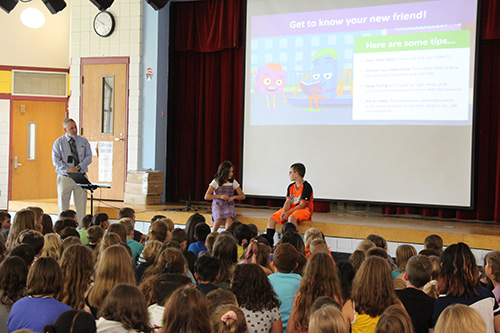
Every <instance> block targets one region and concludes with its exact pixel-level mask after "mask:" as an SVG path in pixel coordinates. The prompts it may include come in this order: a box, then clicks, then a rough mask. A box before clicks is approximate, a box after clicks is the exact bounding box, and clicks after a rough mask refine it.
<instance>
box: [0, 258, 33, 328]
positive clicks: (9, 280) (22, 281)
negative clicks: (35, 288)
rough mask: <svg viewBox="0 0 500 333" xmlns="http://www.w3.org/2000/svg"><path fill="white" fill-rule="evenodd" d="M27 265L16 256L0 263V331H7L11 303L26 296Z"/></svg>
mask: <svg viewBox="0 0 500 333" xmlns="http://www.w3.org/2000/svg"><path fill="white" fill-rule="evenodd" d="M27 277H28V265H27V264H26V262H25V261H24V260H23V259H22V258H20V257H18V256H9V257H7V258H5V260H4V261H2V264H1V265H0V331H1V332H7V318H8V316H9V312H10V308H11V307H12V304H14V303H15V302H17V301H18V300H19V299H20V298H21V297H24V296H26V279H27Z"/></svg>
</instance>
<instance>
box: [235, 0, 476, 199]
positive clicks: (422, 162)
mask: <svg viewBox="0 0 500 333" xmlns="http://www.w3.org/2000/svg"><path fill="white" fill-rule="evenodd" d="M477 7H478V4H477V2H476V1H469V0H436V1H421V2H409V1H406V2H401V1H387V0H385V1H332V0H326V1H324V0H314V1H297V0H287V1H272V0H271V1H269V0H267V1H264V0H251V1H248V2H247V26H246V53H245V87H244V89H245V91H244V98H245V100H244V126H243V161H242V162H243V163H242V169H243V170H242V171H243V173H242V174H243V175H242V181H243V190H244V191H245V193H246V194H248V195H253V196H266V197H275V196H278V197H283V196H284V195H285V194H286V186H287V185H288V183H289V179H288V169H289V167H290V165H291V164H292V163H294V162H302V163H304V164H305V165H306V168H307V171H306V177H305V178H306V179H307V180H308V181H309V182H310V183H311V185H312V186H313V189H314V196H315V198H321V199H330V200H342V201H343V200H347V201H361V202H376V203H402V204H403V203H406V204H417V205H438V206H452V207H470V206H471V205H472V164H473V163H472V155H473V154H472V147H473V145H472V141H473V140H472V138H473V122H474V121H473V114H474V113H473V105H474V87H475V83H474V79H475V71H474V67H475V66H474V65H475V53H476V30H477Z"/></svg>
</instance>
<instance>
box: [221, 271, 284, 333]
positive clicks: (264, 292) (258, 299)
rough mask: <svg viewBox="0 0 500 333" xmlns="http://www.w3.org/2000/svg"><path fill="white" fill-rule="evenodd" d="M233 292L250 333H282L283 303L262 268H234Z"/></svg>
mask: <svg viewBox="0 0 500 333" xmlns="http://www.w3.org/2000/svg"><path fill="white" fill-rule="evenodd" d="M230 290H231V292H232V293H234V294H235V295H236V298H237V299H238V305H239V307H240V309H241V310H242V311H243V313H244V314H245V318H246V321H247V326H248V330H249V333H254V332H255V333H257V332H273V333H274V332H281V331H282V330H283V327H282V326H283V325H282V322H281V314H280V312H279V306H280V305H281V302H280V301H279V299H278V296H277V295H276V293H275V292H274V289H273V287H272V286H271V283H270V282H269V279H268V278H267V276H266V274H265V273H264V271H263V270H262V269H261V268H260V266H258V265H256V264H240V265H236V266H235V267H234V271H233V278H232V280H231V288H230Z"/></svg>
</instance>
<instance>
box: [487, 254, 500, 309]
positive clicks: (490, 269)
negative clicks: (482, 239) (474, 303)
mask: <svg viewBox="0 0 500 333" xmlns="http://www.w3.org/2000/svg"><path fill="white" fill-rule="evenodd" d="M484 261H485V265H484V273H485V274H486V276H487V277H488V278H489V279H490V280H491V282H492V283H493V287H494V288H493V290H492V292H493V295H495V299H496V300H497V302H498V300H499V298H500V251H493V252H490V253H488V254H487V255H486V258H484Z"/></svg>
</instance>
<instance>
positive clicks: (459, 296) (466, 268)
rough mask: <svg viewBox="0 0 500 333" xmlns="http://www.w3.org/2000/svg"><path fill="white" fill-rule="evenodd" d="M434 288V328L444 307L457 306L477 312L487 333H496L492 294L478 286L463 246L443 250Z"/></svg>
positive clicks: (498, 323)
mask: <svg viewBox="0 0 500 333" xmlns="http://www.w3.org/2000/svg"><path fill="white" fill-rule="evenodd" d="M438 285H439V293H440V295H439V297H438V298H437V299H436V302H435V303H434V311H433V316H432V320H433V323H434V324H435V323H436V321H437V319H438V317H439V315H440V314H441V312H443V310H444V309H445V308H446V307H447V306H449V305H452V304H455V303H460V304H464V305H467V306H470V307H472V308H474V309H476V310H477V311H478V312H479V314H480V315H481V317H482V318H483V320H484V322H485V323H486V331H487V332H493V331H495V332H500V309H499V307H498V303H497V301H496V300H495V296H494V295H493V293H492V292H491V291H490V290H488V289H486V288H485V287H483V286H481V285H480V284H479V269H478V267H477V264H476V258H475V257H474V254H473V253H472V251H471V250H470V248H469V246H468V245H467V244H465V243H457V244H453V245H450V246H449V247H447V248H446V250H444V252H443V255H442V256H441V273H440V274H439V279H438Z"/></svg>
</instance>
